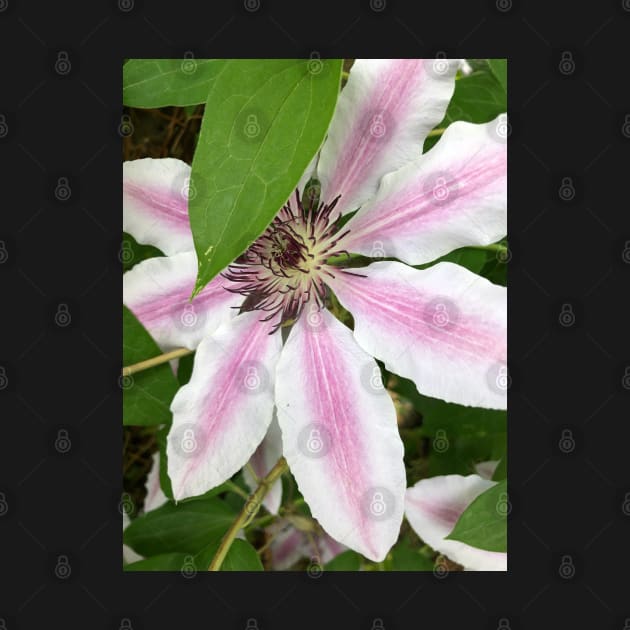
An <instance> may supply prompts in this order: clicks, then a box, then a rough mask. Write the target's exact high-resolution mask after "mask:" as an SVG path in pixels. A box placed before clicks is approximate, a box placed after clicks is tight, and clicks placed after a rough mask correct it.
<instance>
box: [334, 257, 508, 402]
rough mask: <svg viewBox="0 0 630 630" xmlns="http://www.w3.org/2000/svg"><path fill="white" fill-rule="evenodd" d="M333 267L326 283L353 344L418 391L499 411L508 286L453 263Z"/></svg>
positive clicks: (503, 397) (504, 367) (503, 382)
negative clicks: (348, 316)
mask: <svg viewBox="0 0 630 630" xmlns="http://www.w3.org/2000/svg"><path fill="white" fill-rule="evenodd" d="M353 272H356V273H357V274H362V275H363V276H365V277H358V276H355V275H348V274H344V273H337V274H336V277H335V278H334V279H330V280H329V285H330V286H331V288H332V289H333V290H334V291H335V293H336V295H337V297H338V298H339V301H340V302H341V303H342V305H343V306H344V307H345V308H347V309H348V310H349V311H350V312H351V313H352V315H353V316H354V320H355V328H354V337H355V339H356V340H357V342H358V343H359V345H360V346H361V347H362V348H363V349H364V350H366V351H367V352H369V353H370V354H372V355H374V356H375V357H376V358H378V359H381V360H382V361H384V362H385V365H386V367H387V369H389V370H390V371H392V372H394V373H395V374H399V375H400V376H403V377H405V378H410V379H412V380H413V381H414V382H415V384H416V387H417V388H418V391H420V392H421V393H422V394H425V395H427V396H432V397H434V398H441V399H443V400H446V401H447V402H454V403H458V404H462V405H470V406H478V407H489V408H491V409H505V407H506V402H507V400H506V399H507V396H506V393H507V382H508V378H509V377H508V374H507V365H506V361H507V321H506V320H507V313H506V307H507V304H506V289H505V287H500V286H498V285H493V284H492V283H491V282H489V281H488V280H486V279H485V278H482V277H481V276H477V275H476V274H474V273H472V272H470V271H468V270H467V269H465V268H464V267H460V266H459V265H454V264H452V263H438V264H437V265H434V266H433V267H431V268H429V269H424V270H422V271H420V270H417V269H413V268H412V267H408V266H407V265H404V264H402V263H397V262H380V263H373V264H372V265H370V266H369V267H364V268H356V269H353Z"/></svg>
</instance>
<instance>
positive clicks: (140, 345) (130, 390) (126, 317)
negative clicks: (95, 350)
mask: <svg viewBox="0 0 630 630" xmlns="http://www.w3.org/2000/svg"><path fill="white" fill-rule="evenodd" d="M159 354H162V352H161V350H160V349H159V347H158V346H157V344H156V343H155V341H153V339H152V338H151V336H150V335H149V333H148V332H147V331H146V330H145V329H144V327H143V326H142V324H141V323H140V322H139V321H138V320H137V319H136V318H135V317H134V315H133V313H132V312H131V311H130V310H129V309H128V308H127V307H125V306H123V365H126V366H127V365H133V364H134V363H138V362H140V361H144V360H145V359H151V358H152V357H156V356H158V355H159ZM121 386H122V388H123V424H127V425H130V424H131V425H152V424H168V423H170V422H171V412H170V410H169V406H170V404H171V401H172V400H173V396H175V392H176V391H177V390H178V388H179V383H178V382H177V379H176V378H175V376H174V375H173V371H172V370H171V366H170V365H169V364H168V363H163V364H162V365H156V366H155V367H152V368H149V369H148V370H143V371H141V372H136V373H135V374H132V375H131V376H123V377H121Z"/></svg>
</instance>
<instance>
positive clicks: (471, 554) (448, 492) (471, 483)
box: [405, 475, 507, 571]
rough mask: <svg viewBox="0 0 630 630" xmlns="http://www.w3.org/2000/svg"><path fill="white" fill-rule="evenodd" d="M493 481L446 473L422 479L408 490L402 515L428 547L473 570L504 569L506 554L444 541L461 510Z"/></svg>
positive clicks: (505, 568)
mask: <svg viewBox="0 0 630 630" xmlns="http://www.w3.org/2000/svg"><path fill="white" fill-rule="evenodd" d="M495 483H496V482H494V481H489V480H487V479H483V478H482V477H480V476H479V475H468V476H467V477H463V476H462V475H445V476H438V477H431V478H429V479H422V480H421V481H419V482H418V483H417V484H416V485H415V486H413V487H412V488H409V489H408V490H407V494H406V499H405V515H406V517H407V520H408V521H409V523H410V524H411V526H412V528H413V529H414V531H415V532H416V533H417V534H418V536H420V538H422V540H424V542H426V543H427V544H428V545H429V546H430V547H432V548H433V549H435V551H439V552H440V553H443V554H444V555H446V556H447V557H448V558H450V559H451V560H453V561H454V562H457V563H458V564H461V565H463V567H464V568H465V569H467V570H473V571H506V570H507V554H505V553H499V552H493V551H486V550H483V549H477V548H475V547H471V546H470V545H466V544H465V543H462V542H460V541H457V540H446V536H448V535H449V534H450V533H451V531H452V529H453V527H454V526H455V523H457V521H458V519H459V517H460V516H461V515H462V513H463V512H464V510H465V509H466V508H467V507H468V506H469V505H470V504H471V503H472V501H473V500H474V499H475V498H476V497H478V496H479V495H480V494H481V493H482V492H485V491H486V490H487V489H488V488H491V487H492V486H494V485H495Z"/></svg>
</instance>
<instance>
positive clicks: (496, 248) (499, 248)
mask: <svg viewBox="0 0 630 630" xmlns="http://www.w3.org/2000/svg"><path fill="white" fill-rule="evenodd" d="M471 247H472V248H473V249H483V250H486V251H489V252H507V249H508V248H507V247H506V246H505V245H501V243H492V245H471Z"/></svg>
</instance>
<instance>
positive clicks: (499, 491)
mask: <svg viewBox="0 0 630 630" xmlns="http://www.w3.org/2000/svg"><path fill="white" fill-rule="evenodd" d="M506 497H507V481H506V480H504V481H501V482H499V483H498V484H497V485H496V486H493V487H492V488H489V489H488V490H486V491H485V492H483V493H482V494H480V495H479V496H478V497H477V498H476V499H475V500H474V501H473V502H472V503H471V504H470V505H469V506H468V507H467V508H466V510H464V513H463V514H462V515H461V516H460V517H459V520H458V521H457V523H455V527H454V528H453V531H452V532H451V533H450V534H449V535H448V536H447V537H446V538H447V539H449V540H459V541H461V542H463V543H466V544H467V545H470V546H471V547H477V548H478V549H485V550H487V551H500V552H507V517H506V512H505V510H504V509H501V506H502V505H503V504H504V503H505V498H506Z"/></svg>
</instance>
